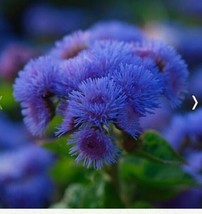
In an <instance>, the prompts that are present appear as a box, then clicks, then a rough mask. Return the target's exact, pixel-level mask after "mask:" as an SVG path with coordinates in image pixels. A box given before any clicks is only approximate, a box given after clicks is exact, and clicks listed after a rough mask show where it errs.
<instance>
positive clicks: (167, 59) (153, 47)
mask: <svg viewBox="0 0 202 214" xmlns="http://www.w3.org/2000/svg"><path fill="white" fill-rule="evenodd" d="M134 52H135V53H136V54H137V55H138V56H140V57H141V58H142V59H143V60H146V61H147V60H150V61H151V62H154V63H155V64H156V67H157V69H158V72H159V75H160V76H161V77H162V82H163V86H164V87H163V94H164V95H165V96H166V97H167V99H168V100H169V101H170V105H171V106H173V107H175V106H178V105H179V104H180V103H181V101H182V99H183V98H184V94H185V92H186V86H187V78H188V71H187V66H186V64H185V62H184V61H183V60H182V59H181V56H180V55H178V54H177V52H176V51H175V49H174V48H172V47H171V46H169V45H167V44H166V43H164V42H161V41H148V42H142V43H136V44H134Z"/></svg>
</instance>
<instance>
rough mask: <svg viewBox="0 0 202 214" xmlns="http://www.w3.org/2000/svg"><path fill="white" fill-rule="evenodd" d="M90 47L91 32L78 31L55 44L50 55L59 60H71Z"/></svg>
mask: <svg viewBox="0 0 202 214" xmlns="http://www.w3.org/2000/svg"><path fill="white" fill-rule="evenodd" d="M88 46H89V32H87V31H78V32H74V33H72V34H70V35H67V36H65V37H64V38H63V39H62V40H60V41H58V42H56V43H55V47H54V48H53V49H52V50H51V52H50V55H51V56H53V57H55V58H59V59H70V58H73V57H75V56H77V55H78V54H79V52H80V51H82V50H84V49H86V48H88Z"/></svg>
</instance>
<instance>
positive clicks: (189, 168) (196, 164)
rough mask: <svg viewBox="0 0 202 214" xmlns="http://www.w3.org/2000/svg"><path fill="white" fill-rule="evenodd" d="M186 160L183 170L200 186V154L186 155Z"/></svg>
mask: <svg viewBox="0 0 202 214" xmlns="http://www.w3.org/2000/svg"><path fill="white" fill-rule="evenodd" d="M186 160H187V164H186V165H185V166H184V167H183V168H184V170H185V171H186V172H188V173H189V174H191V175H192V176H193V177H194V178H195V179H196V180H197V181H198V182H199V183H201V184H202V152H201V151H198V152H191V153H190V154H188V155H187V157H186Z"/></svg>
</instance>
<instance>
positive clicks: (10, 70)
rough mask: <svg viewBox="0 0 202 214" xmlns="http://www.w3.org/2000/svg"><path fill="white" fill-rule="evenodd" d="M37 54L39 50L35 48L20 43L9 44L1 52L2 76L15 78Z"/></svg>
mask: <svg viewBox="0 0 202 214" xmlns="http://www.w3.org/2000/svg"><path fill="white" fill-rule="evenodd" d="M35 56H37V52H36V51H35V50H34V49H33V48H30V47H28V46H26V45H23V44H20V43H10V44H8V45H7V46H6V47H5V48H4V49H3V50H2V51H1V53H0V76H1V77H2V78H5V79H7V80H13V79H14V78H15V77H16V75H17V73H18V71H20V70H21V69H22V68H23V66H24V65H25V64H26V63H27V62H28V61H29V60H30V59H31V58H33V57H35Z"/></svg>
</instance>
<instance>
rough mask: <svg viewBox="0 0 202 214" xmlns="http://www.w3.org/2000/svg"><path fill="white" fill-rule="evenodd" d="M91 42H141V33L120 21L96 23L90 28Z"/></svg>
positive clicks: (142, 36)
mask: <svg viewBox="0 0 202 214" xmlns="http://www.w3.org/2000/svg"><path fill="white" fill-rule="evenodd" d="M90 31H91V39H92V40H119V41H125V42H137V41H142V40H143V38H144V35H143V32H142V31H141V30H140V29H139V28H137V27H136V26H134V25H132V24H127V23H124V22H121V21H107V22H98V23H96V24H95V25H93V26H92V27H91V28H90Z"/></svg>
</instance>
